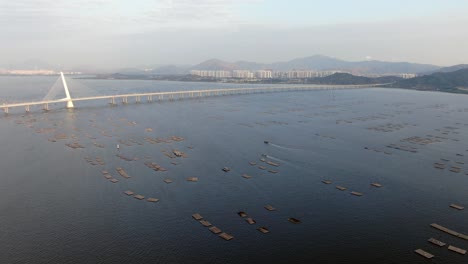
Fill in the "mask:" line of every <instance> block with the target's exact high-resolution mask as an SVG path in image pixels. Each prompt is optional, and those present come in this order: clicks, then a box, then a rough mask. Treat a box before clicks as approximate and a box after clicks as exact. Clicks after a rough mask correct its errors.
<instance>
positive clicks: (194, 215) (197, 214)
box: [192, 213, 203, 221]
mask: <svg viewBox="0 0 468 264" xmlns="http://www.w3.org/2000/svg"><path fill="white" fill-rule="evenodd" d="M192 217H193V219H195V220H197V221H199V220H202V219H203V216H201V215H200V214H199V213H196V214H193V215H192Z"/></svg>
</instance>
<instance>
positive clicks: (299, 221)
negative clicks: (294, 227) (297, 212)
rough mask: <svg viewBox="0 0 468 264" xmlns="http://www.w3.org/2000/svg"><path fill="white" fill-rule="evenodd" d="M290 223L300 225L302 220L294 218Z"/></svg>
mask: <svg viewBox="0 0 468 264" xmlns="http://www.w3.org/2000/svg"><path fill="white" fill-rule="evenodd" d="M288 221H289V222H291V223H293V224H300V223H301V220H299V219H297V218H294V217H290V218H288Z"/></svg>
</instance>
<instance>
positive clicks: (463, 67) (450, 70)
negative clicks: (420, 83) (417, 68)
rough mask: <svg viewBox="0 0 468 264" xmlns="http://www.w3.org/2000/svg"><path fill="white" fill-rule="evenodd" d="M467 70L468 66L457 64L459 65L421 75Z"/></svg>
mask: <svg viewBox="0 0 468 264" xmlns="http://www.w3.org/2000/svg"><path fill="white" fill-rule="evenodd" d="M467 68H468V64H457V65H453V66H449V67H444V68H440V69H436V70H432V71H428V72H423V73H420V75H430V74H433V73H436V72H454V71H458V70H462V69H467Z"/></svg>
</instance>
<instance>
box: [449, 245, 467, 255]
mask: <svg viewBox="0 0 468 264" xmlns="http://www.w3.org/2000/svg"><path fill="white" fill-rule="evenodd" d="M448 250H451V251H453V252H457V253H458V254H462V255H465V254H466V250H465V249H461V248H457V247H454V246H452V245H450V246H448Z"/></svg>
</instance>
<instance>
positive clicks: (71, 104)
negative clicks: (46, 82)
mask: <svg viewBox="0 0 468 264" xmlns="http://www.w3.org/2000/svg"><path fill="white" fill-rule="evenodd" d="M60 76H61V77H62V83H63V89H65V95H66V96H67V97H65V100H66V101H67V108H74V107H75V106H74V105H73V101H72V99H71V96H70V91H68V86H67V81H65V76H63V72H60Z"/></svg>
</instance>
